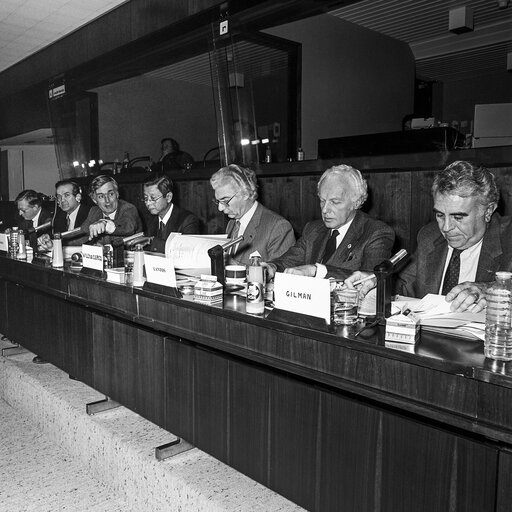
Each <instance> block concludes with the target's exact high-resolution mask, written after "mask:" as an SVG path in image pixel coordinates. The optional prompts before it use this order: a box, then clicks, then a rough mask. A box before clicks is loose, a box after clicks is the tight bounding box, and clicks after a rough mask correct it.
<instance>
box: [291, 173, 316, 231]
mask: <svg viewBox="0 0 512 512" xmlns="http://www.w3.org/2000/svg"><path fill="white" fill-rule="evenodd" d="M319 177H320V176H299V177H298V178H297V179H298V180H299V183H300V200H301V203H300V214H301V218H300V224H299V225H298V226H294V229H297V230H298V235H299V236H300V235H301V234H302V230H303V229H304V226H305V225H306V224H307V223H308V222H309V221H311V220H316V219H321V218H322V214H321V211H320V201H319V200H318V194H317V184H318V179H319Z"/></svg>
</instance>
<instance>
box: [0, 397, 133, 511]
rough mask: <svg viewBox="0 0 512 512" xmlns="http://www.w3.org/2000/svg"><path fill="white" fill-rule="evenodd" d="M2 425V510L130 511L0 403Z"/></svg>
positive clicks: (33, 428)
mask: <svg viewBox="0 0 512 512" xmlns="http://www.w3.org/2000/svg"><path fill="white" fill-rule="evenodd" d="M0 425H1V427H0V511H2V512H25V511H26V512H29V511H34V512H46V511H48V512H56V511H62V512H64V511H70V512H71V511H72V512H81V511H84V512H85V511H88V512H118V511H119V512H121V511H123V512H124V511H127V510H130V508H129V507H128V505H127V503H126V502H124V500H123V499H122V498H120V497H119V496H117V495H113V493H112V491H111V490H109V489H108V488H107V487H106V486H105V485H104V484H103V483H101V482H99V481H97V480H95V479H94V478H92V477H91V475H90V474H89V472H88V470H87V468H85V467H84V466H82V465H81V464H80V463H79V462H77V461H76V460H73V458H72V457H70V456H69V454H68V453H67V452H66V451H65V450H64V449H63V448H62V447H60V446H58V445H56V444H55V443H54V442H52V441H51V440H50V439H49V438H48V436H46V435H45V434H44V433H42V432H41V431H39V430H38V429H37V428H36V427H35V426H34V425H33V424H32V423H31V422H30V421H29V420H27V419H26V418H25V417H23V416H22V415H21V414H19V413H18V412H17V411H16V410H15V409H13V408H12V407H11V406H10V405H8V404H7V403H6V402H5V401H4V400H0Z"/></svg>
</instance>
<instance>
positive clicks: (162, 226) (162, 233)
mask: <svg viewBox="0 0 512 512" xmlns="http://www.w3.org/2000/svg"><path fill="white" fill-rule="evenodd" d="M156 237H157V238H160V239H161V240H165V224H164V223H163V222H162V221H161V220H160V222H159V224H158V231H157V232H156Z"/></svg>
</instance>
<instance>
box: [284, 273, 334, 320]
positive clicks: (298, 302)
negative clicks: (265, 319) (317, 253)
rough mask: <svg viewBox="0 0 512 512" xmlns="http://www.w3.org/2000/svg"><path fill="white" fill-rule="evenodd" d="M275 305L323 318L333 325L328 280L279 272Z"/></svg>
mask: <svg viewBox="0 0 512 512" xmlns="http://www.w3.org/2000/svg"><path fill="white" fill-rule="evenodd" d="M274 305H275V307H276V308H278V309H284V310H286V311H293V312H294V313H301V314H303V315H310V316H315V317H318V318H323V319H324V320H325V321H326V322H327V323H328V324H330V323H331V286H330V283H329V280H328V279H317V278H315V277H304V276H296V275H294V274H285V273H282V272H277V273H276V275H275V277H274Z"/></svg>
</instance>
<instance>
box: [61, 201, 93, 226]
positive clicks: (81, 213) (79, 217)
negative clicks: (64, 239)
mask: <svg viewBox="0 0 512 512" xmlns="http://www.w3.org/2000/svg"><path fill="white" fill-rule="evenodd" d="M90 209H91V206H90V205H89V204H84V203H80V205H79V206H78V212H77V214H76V219H75V228H79V227H80V226H81V225H82V224H83V223H84V222H85V220H86V219H87V215H89V210H90ZM67 229H68V222H67V214H66V212H64V211H62V210H61V209H60V208H59V209H58V210H57V213H56V214H55V219H54V221H53V232H54V233H62V232H64V231H67Z"/></svg>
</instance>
